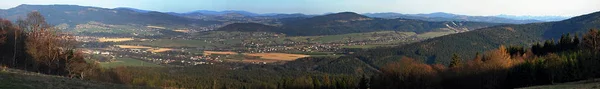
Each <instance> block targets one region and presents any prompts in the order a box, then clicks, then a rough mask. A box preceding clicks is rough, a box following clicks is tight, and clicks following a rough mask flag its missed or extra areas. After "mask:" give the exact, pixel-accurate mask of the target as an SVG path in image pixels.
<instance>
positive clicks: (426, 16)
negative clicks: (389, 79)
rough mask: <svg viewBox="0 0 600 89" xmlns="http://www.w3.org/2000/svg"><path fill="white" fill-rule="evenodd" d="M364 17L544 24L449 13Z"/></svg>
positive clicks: (529, 20) (371, 14)
mask: <svg viewBox="0 0 600 89" xmlns="http://www.w3.org/2000/svg"><path fill="white" fill-rule="evenodd" d="M364 15H366V16H369V17H377V18H387V19H395V18H406V19H417V20H425V21H473V22H488V23H508V24H525V23H537V22H545V21H542V20H534V19H519V20H516V19H509V18H503V17H496V16H467V15H457V14H451V13H443V12H437V13H430V14H400V13H391V12H390V13H365V14H364Z"/></svg>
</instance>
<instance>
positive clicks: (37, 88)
mask: <svg viewBox="0 0 600 89" xmlns="http://www.w3.org/2000/svg"><path fill="white" fill-rule="evenodd" d="M138 88H139V89H153V88H152V87H140V86H130V85H122V84H112V83H105V82H96V81H86V80H81V79H76V78H65V77H60V76H53V75H44V74H39V73H33V72H27V71H23V70H16V69H9V70H8V71H4V72H0V89H138Z"/></svg>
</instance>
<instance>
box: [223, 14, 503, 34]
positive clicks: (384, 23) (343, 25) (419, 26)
mask: <svg viewBox="0 0 600 89" xmlns="http://www.w3.org/2000/svg"><path fill="white" fill-rule="evenodd" d="M282 22H283V25H282V26H279V27H277V29H271V30H261V31H267V32H277V33H285V34H287V35H294V36H314V35H336V34H347V33H361V32H374V31H405V32H417V33H423V32H430V31H440V30H452V31H456V32H464V31H469V30H474V29H478V28H484V27H489V26H494V25H499V24H495V23H481V22H463V21H444V22H428V21H421V20H411V19H381V18H371V17H367V16H364V15H360V14H356V13H353V12H341V13H335V14H328V15H322V16H315V17H310V18H297V19H291V20H284V21H282ZM250 25H260V24H245V25H240V24H231V25H227V26H225V27H222V28H220V29H218V30H223V31H257V30H256V29H262V28H253V27H266V26H250ZM236 26H246V27H236ZM241 28H243V29H241ZM269 28H276V27H269ZM232 29H234V30H232Z"/></svg>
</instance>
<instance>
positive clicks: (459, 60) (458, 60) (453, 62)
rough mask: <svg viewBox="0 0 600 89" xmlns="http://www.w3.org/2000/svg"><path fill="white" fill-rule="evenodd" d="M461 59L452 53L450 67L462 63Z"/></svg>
mask: <svg viewBox="0 0 600 89" xmlns="http://www.w3.org/2000/svg"><path fill="white" fill-rule="evenodd" d="M461 60H462V59H460V57H459V56H458V55H457V54H452V63H450V66H449V67H450V68H454V67H458V66H460V65H461V64H462V62H461Z"/></svg>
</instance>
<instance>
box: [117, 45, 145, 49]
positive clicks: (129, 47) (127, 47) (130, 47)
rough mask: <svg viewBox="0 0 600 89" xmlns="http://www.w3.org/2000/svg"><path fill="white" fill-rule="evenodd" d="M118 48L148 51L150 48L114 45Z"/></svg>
mask: <svg viewBox="0 0 600 89" xmlns="http://www.w3.org/2000/svg"><path fill="white" fill-rule="evenodd" d="M115 46H117V47H119V48H126V49H149V48H152V47H147V46H135V45H115Z"/></svg>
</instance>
